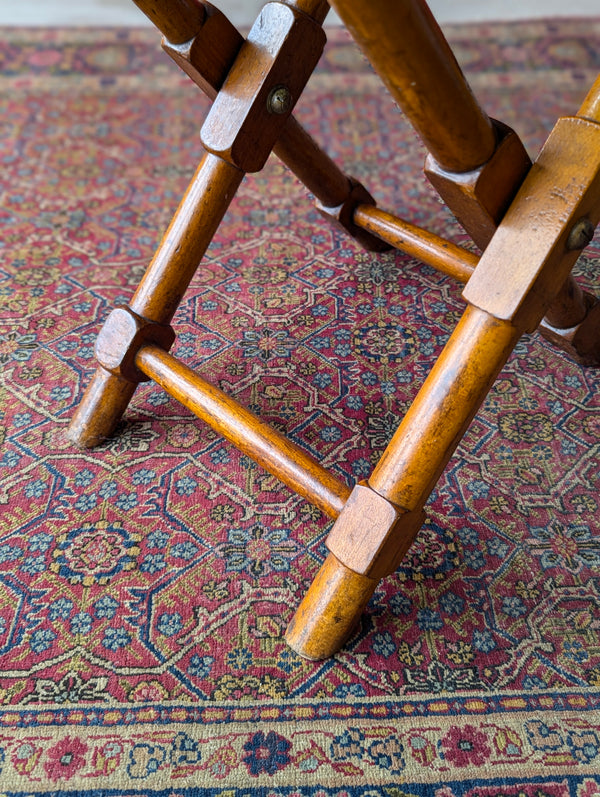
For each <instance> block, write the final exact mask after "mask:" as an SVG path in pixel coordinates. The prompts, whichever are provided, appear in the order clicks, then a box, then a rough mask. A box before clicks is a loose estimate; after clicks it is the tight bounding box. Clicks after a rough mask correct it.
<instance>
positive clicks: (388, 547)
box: [327, 483, 425, 579]
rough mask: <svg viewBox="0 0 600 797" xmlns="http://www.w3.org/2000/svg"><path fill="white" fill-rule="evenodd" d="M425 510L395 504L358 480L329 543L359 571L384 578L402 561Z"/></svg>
mask: <svg viewBox="0 0 600 797" xmlns="http://www.w3.org/2000/svg"><path fill="white" fill-rule="evenodd" d="M424 520H425V513H424V512H423V511H422V510H421V509H418V510H414V511H412V512H411V511H408V510H405V509H402V508H401V507H398V506H395V505H394V504H392V503H391V502H390V501H388V500H387V499H385V498H383V497H382V496H381V495H379V494H378V493H376V492H375V491H374V490H372V489H371V488H370V487H369V486H368V485H367V484H363V483H361V484H357V485H356V486H355V487H354V489H353V490H352V493H351V494H350V497H349V498H348V501H347V502H346V504H345V505H344V508H343V510H342V512H341V513H340V515H339V516H338V519H337V520H336V522H335V524H334V526H333V528H332V529H331V532H330V533H329V536H328V538H327V547H328V548H329V550H330V551H331V553H332V554H334V556H335V557H336V558H337V559H339V561H340V562H341V563H342V564H343V565H345V566H346V567H347V568H349V569H350V570H353V571H354V572H355V573H359V574H361V575H364V576H368V577H369V578H372V579H380V578H383V577H384V576H387V575H390V574H391V573H393V572H394V571H395V570H396V569H397V568H398V565H399V564H400V562H401V561H402V559H403V557H404V555H405V553H406V552H407V551H408V549H409V548H410V546H411V544H412V541H413V540H414V538H415V536H416V534H417V532H418V530H419V529H420V528H421V526H422V525H423V521H424Z"/></svg>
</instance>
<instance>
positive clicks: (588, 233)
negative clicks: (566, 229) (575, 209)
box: [567, 219, 594, 252]
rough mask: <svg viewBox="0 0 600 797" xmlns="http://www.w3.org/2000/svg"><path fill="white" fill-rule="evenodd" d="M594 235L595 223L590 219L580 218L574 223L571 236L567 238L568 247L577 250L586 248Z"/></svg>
mask: <svg viewBox="0 0 600 797" xmlns="http://www.w3.org/2000/svg"><path fill="white" fill-rule="evenodd" d="M593 237H594V225H593V224H592V222H591V221H590V220H589V219H579V221H577V222H575V224H574V225H573V227H572V229H571V232H570V233H569V237H568V238H567V249H569V250H570V251H572V252H573V251H576V250H577V249H585V247H586V246H587V245H588V244H589V243H590V241H591V240H592V238H593Z"/></svg>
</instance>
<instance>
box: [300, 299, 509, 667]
mask: <svg viewBox="0 0 600 797" xmlns="http://www.w3.org/2000/svg"><path fill="white" fill-rule="evenodd" d="M518 338H519V331H518V330H517V329H515V327H513V326H512V324H511V323H509V322H504V321H499V320H497V319H496V318H494V317H493V316H490V315H489V314H488V313H486V312H484V311H481V310H478V309H477V308H474V307H468V308H467V310H466V312H465V314H464V315H463V317H462V319H461V321H460V322H459V324H458V325H457V327H456V329H455V331H454V333H453V335H452V336H451V338H450V340H449V341H448V343H447V345H446V347H445V349H444V351H443V352H442V354H441V356H440V357H439V359H438V361H437V362H436V364H435V366H434V367H433V369H432V371H431V373H430V374H429V376H428V378H427V379H426V381H425V383H424V384H423V387H422V388H421V390H420V391H419V393H418V395H417V397H416V399H415V401H414V402H413V404H412V406H411V407H410V409H409V410H408V412H407V414H406V416H405V417H404V419H403V421H402V423H401V424H400V426H399V428H398V430H397V432H396V434H395V435H394V437H393V438H392V441H391V442H390V444H389V445H388V447H387V448H386V450H385V452H384V454H383V456H382V457H381V460H380V462H379V464H378V465H377V467H376V468H375V470H374V471H373V473H372V475H371V477H370V479H369V481H368V487H369V488H370V490H372V491H373V492H374V493H376V494H377V496H380V497H381V498H382V499H384V500H385V501H387V502H389V503H390V504H391V505H393V506H394V507H400V508H401V509H402V512H401V513H399V514H398V516H397V519H396V521H395V522H394V524H393V525H392V524H388V527H387V528H386V527H385V525H384V524H383V523H382V524H381V527H380V528H373V527H369V529H368V535H367V534H366V533H365V528H366V526H367V525H369V521H370V518H371V517H372V514H373V513H372V511H370V507H369V506H367V504H370V503H371V500H372V499H370V496H369V494H368V491H365V490H364V488H363V491H362V494H359V501H360V503H362V504H363V507H360V506H359V507H357V509H356V511H355V512H354V513H353V515H354V516H353V525H354V526H358V528H356V529H355V530H354V531H352V530H351V529H348V527H347V525H346V524H345V522H344V511H342V514H341V515H340V518H339V519H338V521H337V522H336V526H337V527H338V528H340V527H341V528H342V529H343V533H337V530H336V526H334V529H333V530H332V532H331V534H330V537H329V539H328V547H329V549H330V551H331V554H330V556H329V557H328V559H327V561H326V564H325V565H324V566H323V569H322V571H321V573H320V574H319V575H318V576H317V578H316V580H315V581H314V582H313V584H312V585H311V587H310V589H309V590H308V592H307V594H306V596H305V598H304V600H303V601H302V603H301V605H300V607H299V609H298V612H297V613H296V616H295V617H294V619H293V620H292V623H291V624H290V627H289V629H288V633H287V641H288V643H289V644H290V646H291V647H292V648H293V649H294V650H295V651H296V652H298V653H299V654H300V655H302V656H305V657H306V658H309V659H321V658H326V657H327V656H331V655H332V654H333V653H335V652H336V650H338V644H339V641H340V640H344V639H345V638H347V637H348V635H349V634H351V633H352V631H353V629H354V627H355V625H356V623H357V622H358V620H359V618H360V615H361V613H362V611H363V609H364V607H365V605H366V603H367V602H368V599H369V597H370V595H371V594H372V592H373V591H374V589H375V587H376V586H377V584H378V583H379V579H380V578H381V577H382V576H383V575H386V574H387V573H391V572H393V571H394V570H395V569H396V567H397V566H398V564H399V562H400V561H401V559H402V557H403V556H404V554H405V553H406V551H407V550H408V548H409V547H410V545H411V543H412V541H413V539H414V536H415V535H416V533H417V531H418V526H416V524H415V522H414V519H415V513H418V512H419V511H420V510H421V509H422V507H423V506H424V504H425V502H426V501H427V498H428V497H429V494H430V493H431V490H432V489H433V487H434V485H435V483H436V482H437V480H438V478H439V477H440V475H441V473H442V471H443V469H444V468H445V466H446V464H447V463H448V460H449V458H450V457H451V455H452V453H453V452H454V450H455V448H456V446H457V445H458V443H459V442H460V440H461V439H462V436H463V434H464V433H465V431H466V429H467V427H468V425H469V423H470V422H471V420H472V418H473V416H474V415H475V413H476V411H477V409H478V408H479V406H480V405H481V402H482V401H483V399H484V398H485V396H486V395H487V392H488V390H489V388H490V387H491V385H492V383H493V382H494V380H495V378H496V376H497V375H498V373H499V371H500V369H501V368H502V366H503V365H504V363H505V362H506V359H507V358H508V356H509V354H510V352H511V351H512V349H513V347H514V345H515V343H516V342H517V340H518ZM355 489H356V488H355ZM361 510H362V511H361ZM361 514H362V518H361ZM360 526H362V528H361V527H360ZM367 536H370V537H374V536H379V537H380V539H379V540H378V542H377V546H373V545H371V548H372V549H373V548H375V547H376V555H375V556H374V557H373V558H370V557H369V558H365V556H364V549H365V546H366V545H367V542H368V541H367V539H366V537H367ZM342 560H343V561H342ZM359 568H360V570H361V571H362V572H355V571H357V570H358V569H359ZM348 569H350V570H351V571H354V578H352V577H350V576H349V575H348V573H347V572H346V571H347V570H348ZM347 584H350V585H351V587H352V590H348V589H347V586H346V585H347ZM339 605H343V606H344V613H343V616H342V615H341V614H340V611H339V608H338V606H339ZM307 618H310V619H307Z"/></svg>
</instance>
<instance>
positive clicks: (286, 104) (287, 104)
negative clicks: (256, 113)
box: [267, 86, 292, 115]
mask: <svg viewBox="0 0 600 797" xmlns="http://www.w3.org/2000/svg"><path fill="white" fill-rule="evenodd" d="M291 107H292V95H291V93H290V90H289V89H288V88H287V86H275V88H274V89H271V91H270V92H269V96H268V97H267V110H268V112H269V113H276V114H278V115H281V114H284V113H287V112H288V111H289V110H290V108H291Z"/></svg>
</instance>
